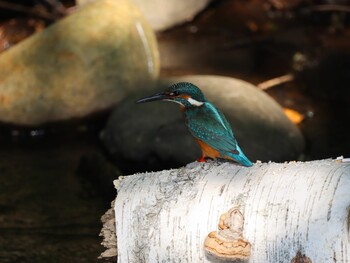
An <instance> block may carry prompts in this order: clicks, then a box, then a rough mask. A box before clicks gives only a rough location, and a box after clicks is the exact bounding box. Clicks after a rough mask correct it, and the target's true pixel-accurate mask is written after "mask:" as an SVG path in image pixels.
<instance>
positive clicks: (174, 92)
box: [169, 90, 180, 96]
mask: <svg viewBox="0 0 350 263" xmlns="http://www.w3.org/2000/svg"><path fill="white" fill-rule="evenodd" d="M179 94H180V93H179V92H178V91H177V90H175V91H173V92H171V93H170V94H169V95H170V96H177V95H179Z"/></svg>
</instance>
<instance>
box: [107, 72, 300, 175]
mask: <svg viewBox="0 0 350 263" xmlns="http://www.w3.org/2000/svg"><path fill="white" fill-rule="evenodd" d="M180 81H188V82H191V83H194V84H195V85H197V86H198V87H199V88H201V89H202V90H203V92H204V93H205V95H206V97H207V98H208V100H210V101H212V102H213V103H214V104H215V105H216V106H217V107H218V108H219V109H220V110H221V111H222V112H223V113H224V114H225V116H226V117H227V119H228V121H229V122H230V123H231V126H232V128H233V130H234V132H235V135H236V137H237V140H238V142H239V145H240V147H241V148H242V149H243V151H244V152H245V153H246V155H247V156H248V157H249V158H250V159H251V160H252V161H256V160H261V161H270V160H271V161H276V162H279V161H285V160H295V159H297V158H298V157H299V155H300V154H301V153H302V151H303V147H304V140H303V137H302V135H301V133H300V131H299V129H298V128H297V127H296V126H295V125H294V124H292V123H291V122H290V121H289V119H288V118H287V117H286V116H285V114H284V113H283V111H282V108H281V107H280V106H279V105H278V104H277V103H276V102H275V101H274V100H273V99H272V98H271V97H269V96H268V95H267V94H266V93H264V92H262V91H260V90H259V89H258V88H256V87H255V86H253V85H252V84H249V83H247V82H245V81H242V80H238V79H234V78H229V77H222V76H205V75H203V76H200V75H199V76H185V77H176V78H172V79H170V80H163V81H162V83H160V84H159V86H158V87H157V88H154V89H153V90H150V91H148V93H146V94H152V92H159V91H160V90H163V89H164V88H165V87H166V86H168V85H169V84H171V83H175V82H180ZM156 90H157V91H156ZM144 95H145V91H143V92H139V93H137V94H135V95H134V96H132V97H130V98H128V99H127V100H125V101H124V102H123V103H122V104H121V105H119V106H118V107H117V108H116V109H115V110H114V112H113V113H112V115H111V117H110V119H109V121H108V123H107V125H106V127H105V129H104V131H103V136H102V141H103V143H104V145H105V146H106V148H107V149H108V151H109V152H110V153H112V154H113V155H115V156H116V157H117V158H116V160H117V162H118V160H119V161H120V162H123V161H121V160H128V161H130V163H131V164H136V163H137V164H138V165H140V166H139V167H133V168H134V169H131V171H134V170H137V169H138V168H143V169H144V168H148V169H163V168H167V167H175V166H178V165H184V164H186V163H189V162H191V161H193V160H195V159H196V158H199V157H200V150H199V147H198V145H197V143H196V142H195V140H194V139H193V138H192V136H191V135H190V134H189V132H188V131H187V129H186V127H185V125H184V123H183V120H182V116H181V111H180V110H179V106H178V105H176V104H173V103H166V102H153V103H148V104H147V103H146V104H140V105H135V104H134V101H135V100H136V99H138V98H141V97H142V96H144ZM141 163H142V165H141ZM119 165H120V164H119ZM129 168H130V167H129Z"/></svg>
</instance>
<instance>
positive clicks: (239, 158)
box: [228, 145, 253, 167]
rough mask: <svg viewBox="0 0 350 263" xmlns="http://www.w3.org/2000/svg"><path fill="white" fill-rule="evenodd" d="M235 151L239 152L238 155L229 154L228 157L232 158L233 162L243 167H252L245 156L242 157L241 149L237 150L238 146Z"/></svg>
mask: <svg viewBox="0 0 350 263" xmlns="http://www.w3.org/2000/svg"><path fill="white" fill-rule="evenodd" d="M237 151H238V152H239V153H238V154H233V153H229V154H228V156H229V157H231V158H233V159H234V160H235V161H237V162H239V163H240V164H242V165H244V166H247V167H249V166H252V165H253V163H252V162H251V161H250V160H249V159H248V157H247V156H245V155H244V153H243V152H242V150H241V148H239V146H238V145H237Z"/></svg>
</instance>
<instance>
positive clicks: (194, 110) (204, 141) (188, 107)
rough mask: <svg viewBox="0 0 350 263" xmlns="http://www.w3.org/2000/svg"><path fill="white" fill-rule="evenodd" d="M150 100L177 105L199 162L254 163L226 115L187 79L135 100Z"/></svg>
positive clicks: (250, 164) (244, 164)
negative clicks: (197, 149) (198, 151)
mask: <svg viewBox="0 0 350 263" xmlns="http://www.w3.org/2000/svg"><path fill="white" fill-rule="evenodd" d="M152 101H170V102H174V103H177V104H180V106H181V108H182V112H183V116H184V119H185V125H186V126H187V128H188V130H189V131H190V133H191V134H192V136H193V137H194V138H195V139H196V141H197V143H198V144H199V146H200V148H201V150H202V155H201V157H200V158H199V159H198V160H197V161H198V162H206V161H207V160H208V159H214V160H215V159H221V160H222V159H223V160H228V161H233V162H235V163H238V164H241V165H243V166H246V167H250V166H252V165H253V163H252V162H251V161H250V160H249V159H248V158H247V157H246V156H245V154H244V153H243V151H242V149H241V148H240V147H239V145H238V143H237V140H236V138H235V136H234V133H233V131H232V128H231V126H230V124H229V122H228V121H227V120H226V118H225V116H224V115H223V114H222V113H221V112H220V111H219V110H218V109H217V108H216V107H215V106H214V105H213V104H212V103H211V102H209V101H208V100H207V98H206V97H205V96H204V94H203V92H202V91H201V90H200V89H199V88H198V87H197V86H196V85H194V84H192V83H190V82H178V83H175V84H172V85H171V86H169V87H168V88H167V89H166V90H165V91H164V92H161V93H157V94H153V95H150V96H147V97H144V98H141V99H139V100H137V101H136V103H146V102H152Z"/></svg>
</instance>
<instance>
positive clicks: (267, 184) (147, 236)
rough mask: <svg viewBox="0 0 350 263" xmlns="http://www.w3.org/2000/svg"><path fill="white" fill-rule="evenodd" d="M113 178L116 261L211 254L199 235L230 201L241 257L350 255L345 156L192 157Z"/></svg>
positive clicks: (349, 179)
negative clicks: (285, 159)
mask: <svg viewBox="0 0 350 263" xmlns="http://www.w3.org/2000/svg"><path fill="white" fill-rule="evenodd" d="M116 183H117V184H116V185H118V186H117V188H118V196H117V198H116V201H115V206H114V208H115V217H116V234H117V237H118V262H119V263H124V262H126V263H136V262H137V263H139V262H196V263H197V262H198V263H200V262H205V263H208V262H217V261H215V260H214V259H212V258H211V257H208V256H207V255H206V253H205V249H204V241H205V238H206V237H207V236H208V233H210V232H211V231H213V230H215V229H218V222H219V220H220V216H221V215H222V214H223V213H226V212H227V211H229V210H230V209H231V208H233V207H235V208H237V209H239V212H240V213H241V214H242V216H243V218H244V223H243V226H242V232H243V233H242V236H244V239H246V240H247V241H249V243H250V244H251V251H250V256H249V258H248V259H247V262H250V263H266V262H273V263H274V262H288V263H290V262H294V263H296V262H308V263H309V262H338V263H339V262H341V263H348V262H349V261H350V249H349V248H350V241H349V240H350V237H349V232H348V229H349V207H350V164H349V163H343V162H341V161H335V160H321V161H312V162H290V163H257V164H255V165H254V166H253V167H250V168H247V167H242V166H238V165H235V164H232V163H217V162H210V163H191V164H189V165H187V166H186V167H183V168H180V169H174V170H169V171H162V172H156V173H146V174H135V175H131V176H127V177H124V178H123V179H122V180H118V181H117V182H116ZM237 222H238V221H237ZM242 222H243V221H242ZM243 227H244V228H243ZM220 228H221V227H220ZM235 229H236V230H237V228H235ZM236 230H235V231H236ZM298 255H299V256H298ZM293 260H294V261H293ZM297 260H299V261H297ZM300 260H303V261H300ZM311 260H312V261H311Z"/></svg>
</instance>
